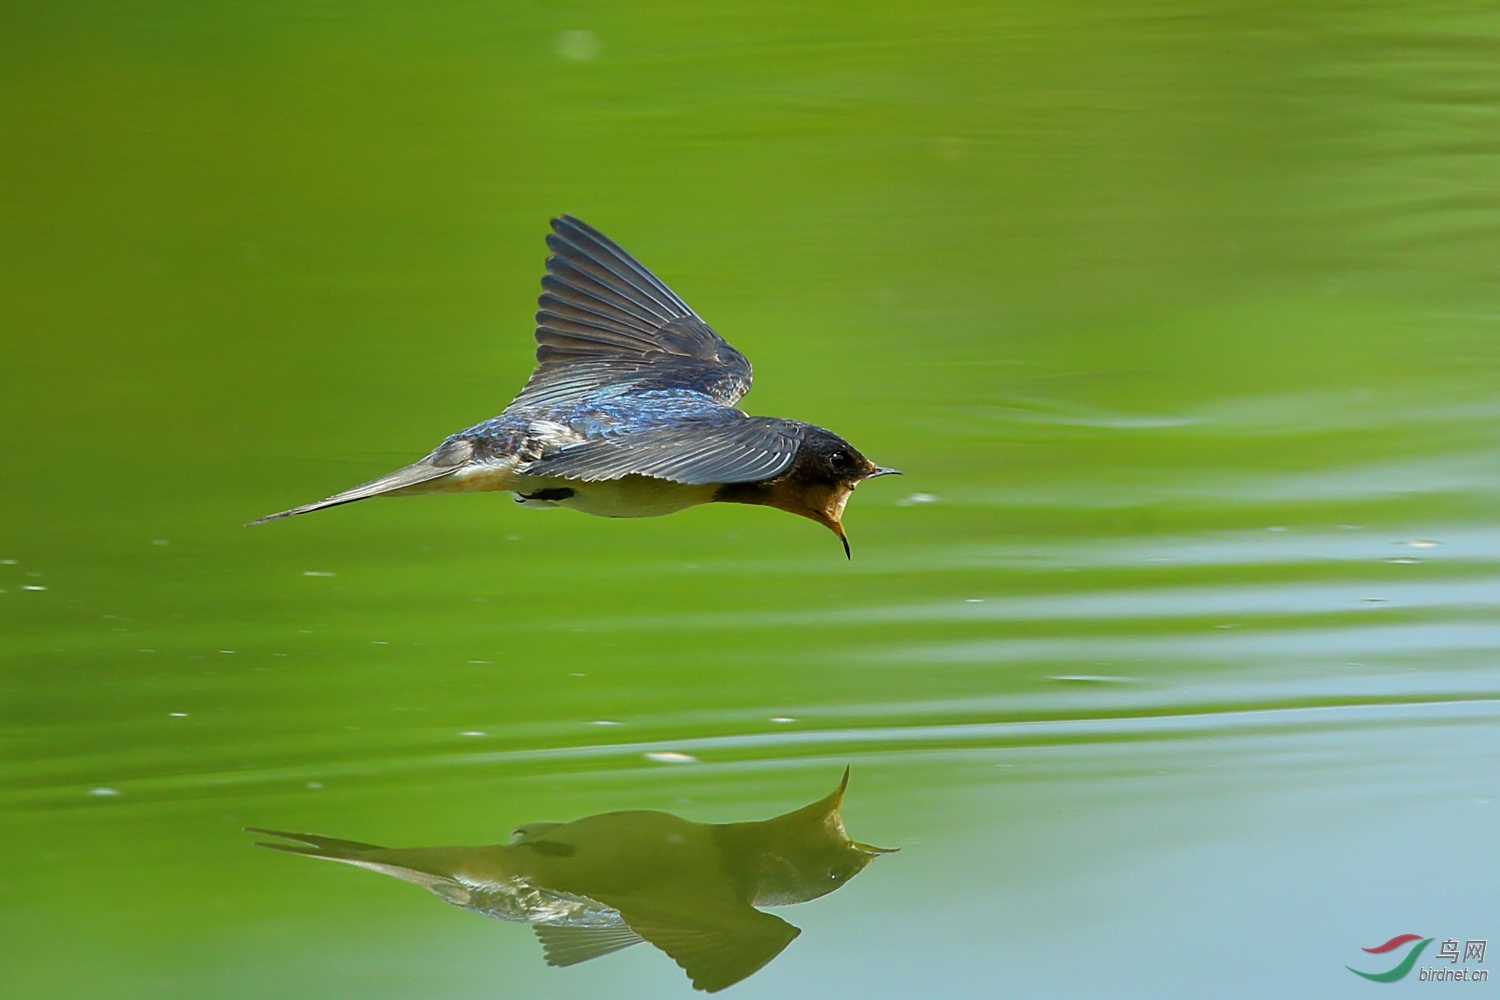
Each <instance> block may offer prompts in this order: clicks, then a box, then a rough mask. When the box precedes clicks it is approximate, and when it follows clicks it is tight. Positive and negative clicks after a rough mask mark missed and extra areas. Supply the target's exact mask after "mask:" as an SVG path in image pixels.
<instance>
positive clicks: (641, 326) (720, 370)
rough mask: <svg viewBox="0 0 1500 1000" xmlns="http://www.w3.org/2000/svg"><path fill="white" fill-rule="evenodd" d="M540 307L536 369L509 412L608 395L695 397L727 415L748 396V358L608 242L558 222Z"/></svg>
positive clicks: (571, 222) (573, 223)
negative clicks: (612, 391)
mask: <svg viewBox="0 0 1500 1000" xmlns="http://www.w3.org/2000/svg"><path fill="white" fill-rule="evenodd" d="M552 229H553V233H552V235H550V236H548V237H547V246H548V247H550V248H551V250H552V255H551V256H549V257H548V258H547V275H546V277H544V278H543V279H542V296H541V298H540V299H539V300H538V301H537V306H538V312H537V314H536V322H537V329H536V341H537V349H536V360H537V367H536V371H534V372H533V373H532V375H531V379H530V381H528V382H527V383H526V388H524V389H522V390H521V394H520V395H519V396H517V397H516V399H515V402H513V403H511V406H518V405H519V406H528V407H531V406H542V407H545V406H554V405H558V404H561V403H568V402H571V401H573V400H576V399H577V398H578V397H579V396H582V395H584V394H586V393H589V392H592V391H594V390H596V389H599V388H600V387H602V386H606V385H616V384H622V385H627V386H631V387H634V388H636V389H637V390H638V391H645V390H649V389H692V390H696V391H698V392H702V393H704V394H705V395H707V396H709V397H710V398H712V399H714V400H717V401H718V402H720V403H723V404H724V405H726V406H729V405H732V404H733V403H735V402H736V401H737V400H738V399H739V398H740V397H741V396H743V395H745V393H747V392H749V391H750V382H751V378H752V372H751V369H750V362H749V361H747V360H745V356H744V355H743V354H741V353H740V352H739V351H737V350H735V349H734V348H733V347H731V346H730V345H729V342H728V341H726V340H725V339H724V338H723V337H720V336H719V335H718V334H717V333H714V331H713V330H711V329H710V328H709V326H708V324H707V323H705V322H703V320H702V319H700V318H699V317H698V315H697V313H695V312H693V310H692V309H690V308H688V305H687V303H685V302H683V301H682V299H680V298H678V297H677V295H676V294H675V293H673V291H672V290H671V289H670V288H668V287H667V286H666V285H665V284H663V283H662V282H661V280H660V279H658V278H657V277H656V276H655V275H654V274H652V273H651V272H650V271H648V270H646V268H645V267H643V266H642V265H641V264H640V262H639V261H637V260H636V259H635V258H634V257H632V256H630V254H628V253H626V252H625V251H624V250H622V249H620V247H619V246H617V245H616V244H615V243H614V242H613V241H612V240H610V239H609V237H607V236H605V235H604V234H603V233H601V232H599V231H598V230H597V229H594V228H593V227H591V226H589V225H587V224H585V223H583V222H580V221H579V220H578V219H575V218H573V217H572V216H571V215H564V216H562V217H561V218H557V219H553V220H552Z"/></svg>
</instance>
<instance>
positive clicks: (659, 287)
mask: <svg viewBox="0 0 1500 1000" xmlns="http://www.w3.org/2000/svg"><path fill="white" fill-rule="evenodd" d="M559 223H560V225H559ZM552 228H553V230H554V231H555V232H557V234H558V235H559V236H566V237H568V238H569V239H570V241H571V242H572V243H573V244H574V245H575V246H576V247H577V248H578V250H579V251H580V252H582V253H585V254H587V253H589V249H593V250H595V251H596V254H594V255H591V256H595V258H596V259H597V254H598V253H602V254H604V255H606V256H608V257H610V258H612V259H613V260H614V261H615V262H616V263H618V264H619V265H621V266H622V267H623V268H624V269H625V270H626V271H628V272H630V273H632V274H634V275H636V276H637V277H638V278H640V279H641V281H642V282H643V283H644V284H646V285H647V286H649V287H650V288H652V289H653V290H654V291H655V293H656V297H659V299H660V300H661V301H663V302H664V304H666V305H667V307H668V308H669V309H670V310H671V311H673V312H677V313H678V314H679V315H683V316H691V315H693V310H692V309H691V308H689V306H688V304H687V303H686V302H684V301H682V299H681V297H679V296H678V295H677V293H676V292H674V291H672V289H670V288H668V287H667V285H666V283H665V282H663V281H662V280H661V279H660V278H658V277H657V276H656V275H654V274H652V273H651V270H650V269H649V268H647V267H646V266H645V265H643V264H642V263H641V262H640V261H638V260H636V259H635V258H634V257H632V256H631V255H630V254H629V253H627V252H626V251H625V249H624V248H623V247H621V246H620V245H619V244H618V243H616V242H615V241H614V240H612V239H610V238H609V237H608V236H605V235H604V234H603V233H601V232H599V230H597V229H595V228H594V227H593V226H590V225H589V224H588V223H586V222H584V221H583V220H582V219H578V218H575V217H573V216H571V215H564V216H562V218H560V219H556V220H553V223H552ZM580 237H582V238H581V239H580Z"/></svg>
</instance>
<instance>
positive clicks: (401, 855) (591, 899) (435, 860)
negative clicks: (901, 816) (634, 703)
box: [247, 768, 891, 993]
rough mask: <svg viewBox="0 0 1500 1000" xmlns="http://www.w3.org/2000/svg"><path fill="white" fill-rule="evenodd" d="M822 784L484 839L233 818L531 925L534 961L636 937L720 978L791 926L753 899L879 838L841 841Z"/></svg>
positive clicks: (736, 976) (792, 885) (844, 870)
mask: <svg viewBox="0 0 1500 1000" xmlns="http://www.w3.org/2000/svg"><path fill="white" fill-rule="evenodd" d="M848 784H849V771H848V769H847V768H846V769H845V770H844V779H843V781H841V782H840V783H839V787H838V788H836V789H835V790H834V792H833V794H832V795H829V796H827V797H825V798H822V799H819V800H818V801H817V802H814V803H812V804H811V805H807V806H803V807H802V808H801V809H797V810H795V811H793V812H789V813H786V814H784V815H781V816H777V817H775V818H774V819H768V820H762V821H760V822H753V823H725V824H708V823H693V822H690V821H688V820H685V819H681V818H679V817H677V816H673V815H672V814H670V813H664V812H647V811H634V812H611V813H601V814H599V815H597V816H587V817H584V818H583V819H579V820H574V821H573V822H571V823H531V824H528V825H526V826H520V827H517V828H516V829H515V831H514V832H512V834H511V838H510V843H508V844H495V845H492V846H488V847H407V848H385V847H377V846H375V845H374V844H361V843H358V842H356V841H352V840H335V839H334V838H332V837H323V836H319V835H317V834H311V833H283V832H281V831H279V830H263V829H259V828H257V827H247V829H248V830H249V831H250V832H252V833H263V834H269V835H271V836H274V837H281V838H284V839H285V840H291V841H297V842H298V843H294V844H285V843H261V844H260V845H259V846H261V847H269V848H272V849H274V850H278V851H286V852H287V853H289V854H302V855H306V856H307V857H312V858H327V859H329V860H331V861H342V862H344V863H346V864H351V865H356V866H358V867H360V868H367V869H369V870H370V871H376V872H381V873H382V874H385V875H391V876H394V877H396V878H399V879H401V880H402V881H404V882H410V883H412V884H413V885H418V886H421V887H422V888H424V889H428V890H430V891H431V892H434V893H436V894H437V895H439V896H441V897H442V898H443V899H446V900H447V901H448V902H450V903H452V904H454V905H455V906H461V907H463V908H464V909H466V910H473V911H474V912H475V913H482V914H484V915H486V916H490V917H497V918H499V919H501V920H513V921H518V922H522V923H528V924H530V925H531V927H532V930H533V931H534V932H535V933H536V936H537V938H538V940H540V941H541V944H542V950H543V954H544V956H545V957H546V960H547V964H548V965H552V966H566V965H576V964H578V963H579V962H586V961H588V960H589V959H591V958H598V957H599V956H601V955H608V954H609V953H611V952H615V951H619V950H620V949H621V948H628V947H630V946H631V945H634V944H639V943H640V942H642V941H649V942H651V944H653V945H655V946H656V947H657V948H660V949H661V950H662V951H664V952H666V953H667V955H668V956H670V957H671V958H672V960H673V961H675V962H676V963H677V964H678V965H679V966H681V967H682V969H683V971H685V972H686V973H687V974H688V978H690V979H691V980H692V982H693V986H694V987H696V988H697V989H700V990H705V991H707V992H709V993H713V992H716V991H718V990H722V989H724V988H725V987H727V986H733V985H734V984H735V983H737V982H739V981H740V980H742V979H744V978H745V977H747V976H749V975H751V974H752V973H754V972H756V971H757V970H759V969H760V968H761V967H762V966H764V965H765V964H766V963H767V962H769V961H771V959H773V958H775V957H776V956H777V955H779V954H781V951H782V949H784V948H785V947H786V946H787V945H788V944H790V943H791V942H792V939H793V938H795V937H796V936H797V935H798V934H800V933H802V932H801V930H799V929H798V928H796V927H794V926H792V925H791V924H789V923H787V922H786V921H785V920H782V919H781V918H780V917H776V916H772V915H771V914H769V913H763V912H761V911H760V910H758V909H756V907H758V906H783V905H786V904H788V903H802V902H806V901H807V900H809V899H817V898H818V897H819V896H824V895H827V894H828V893H830V892H832V891H833V890H835V889H837V888H839V887H841V886H843V885H844V884H846V883H847V882H848V881H849V879H851V878H853V877H854V876H855V875H857V874H859V872H860V871H861V870H862V869H863V868H864V867H865V865H867V864H869V863H870V861H871V859H873V858H874V857H876V856H877V855H881V854H889V853H891V850H890V849H886V848H880V847H870V846H869V845H867V844H857V843H855V842H854V841H852V840H850V839H849V834H848V832H847V831H845V829H844V822H843V820H842V819H841V818H840V817H839V805H840V803H841V802H842V801H843V797H844V789H845V787H847V785H848Z"/></svg>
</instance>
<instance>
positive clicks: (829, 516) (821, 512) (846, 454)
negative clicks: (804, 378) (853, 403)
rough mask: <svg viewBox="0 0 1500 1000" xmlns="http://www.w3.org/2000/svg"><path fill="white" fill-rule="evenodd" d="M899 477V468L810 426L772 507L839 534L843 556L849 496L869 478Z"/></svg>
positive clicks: (846, 552) (835, 436)
mask: <svg viewBox="0 0 1500 1000" xmlns="http://www.w3.org/2000/svg"><path fill="white" fill-rule="evenodd" d="M900 474H901V473H900V472H899V471H897V470H896V469H887V468H884V467H883V466H879V465H876V464H875V463H874V462H872V461H870V460H869V459H868V458H865V456H863V455H861V454H860V453H859V449H857V448H855V447H854V445H852V444H850V443H849V442H848V441H845V440H844V439H843V438H841V437H839V436H838V435H837V434H835V433H833V432H832V431H826V430H824V429H823V428H821V427H814V426H812V425H811V424H809V425H807V426H806V428H805V430H804V432H803V438H802V445H801V447H799V448H798V449H797V457H796V458H794V459H793V460H792V465H791V468H790V469H788V470H787V471H786V473H785V475H784V476H783V477H782V482H781V483H779V484H778V488H777V489H776V491H775V500H774V501H773V505H774V506H777V507H780V508H781V509H782V510H786V511H790V512H791V513H793V514H800V515H801V516H803V517H809V518H812V519H813V520H814V521H817V522H818V523H819V524H821V525H823V526H824V527H826V528H827V529H828V530H830V531H832V532H833V533H834V534H835V535H838V536H839V541H841V542H843V543H844V555H845V556H848V555H849V539H848V537H847V536H845V534H844V524H843V520H844V505H845V504H847V503H848V502H849V494H850V493H853V492H854V488H855V487H856V486H858V485H859V484H860V483H862V482H864V481H865V480H866V479H874V478H875V477H876V476H899V475H900Z"/></svg>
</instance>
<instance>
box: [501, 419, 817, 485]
mask: <svg viewBox="0 0 1500 1000" xmlns="http://www.w3.org/2000/svg"><path fill="white" fill-rule="evenodd" d="M800 440H801V436H800V434H799V433H798V429H797V425H796V424H794V423H792V422H791V421H788V420H778V419H774V418H769V417H747V416H745V415H744V414H743V413H740V412H739V411H738V410H728V411H726V412H725V413H724V414H720V415H716V416H713V417H707V418H699V419H691V420H680V421H678V422H676V423H674V424H671V425H670V426H665V427H657V428H653V429H651V430H645V431H639V432H637V433H634V434H625V435H619V436H616V437H604V438H596V439H594V440H592V441H584V442H582V443H580V444H576V445H571V446H569V447H566V448H563V449H561V450H560V451H557V452H554V453H553V454H551V455H548V456H547V457H545V458H543V459H541V460H540V461H537V462H533V463H532V464H531V465H529V466H527V467H526V468H525V470H524V472H525V474H526V475H528V476H556V477H559V478H562V479H579V480H583V481H584V482H598V481H600V480H605V479H619V478H621V477H622V476H631V475H635V476H651V477H653V478H656V479H669V480H671V481H672V482H676V483H689V484H706V483H751V482H758V481H760V480H763V479H770V478H771V477H773V476H776V475H779V474H781V473H782V472H784V471H786V468H787V466H789V465H791V463H792V459H793V458H794V457H795V456H796V454H797V446H798V444H799V443H800Z"/></svg>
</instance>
